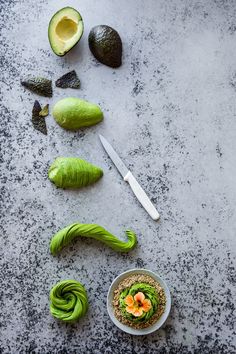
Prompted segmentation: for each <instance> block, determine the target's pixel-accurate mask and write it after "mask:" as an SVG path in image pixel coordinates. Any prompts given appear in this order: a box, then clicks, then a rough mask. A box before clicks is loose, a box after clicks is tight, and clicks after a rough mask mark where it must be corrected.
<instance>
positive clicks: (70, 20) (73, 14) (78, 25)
mask: <svg viewBox="0 0 236 354" xmlns="http://www.w3.org/2000/svg"><path fill="white" fill-rule="evenodd" d="M83 31H84V24H83V20H82V17H81V15H80V13H79V12H78V11H77V10H75V9H73V7H64V8H63V9H61V10H59V11H58V12H56V13H55V14H54V15H53V17H52V18H51V21H50V22H49V26H48V38H49V42H50V45H51V47H52V50H53V52H54V53H55V54H56V55H59V56H63V55H65V54H66V53H67V52H69V50H71V49H72V48H73V47H74V46H75V45H76V44H77V43H78V42H79V40H80V38H81V36H82V34H83Z"/></svg>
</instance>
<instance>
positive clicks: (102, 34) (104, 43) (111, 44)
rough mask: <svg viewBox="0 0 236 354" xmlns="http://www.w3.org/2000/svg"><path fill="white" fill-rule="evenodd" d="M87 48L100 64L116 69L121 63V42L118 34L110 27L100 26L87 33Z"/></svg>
mask: <svg viewBox="0 0 236 354" xmlns="http://www.w3.org/2000/svg"><path fill="white" fill-rule="evenodd" d="M88 42H89V48H90V50H91V52H92V53H93V55H94V56H95V58H96V59H97V60H98V61H100V62H101V63H102V64H105V65H107V66H110V67H112V68H118V67H119V66H121V62H122V42H121V38H120V35H119V33H118V32H117V31H116V30H114V29H113V28H112V27H109V26H106V25H100V26H96V27H93V28H92V29H91V31H90V33H89V38H88Z"/></svg>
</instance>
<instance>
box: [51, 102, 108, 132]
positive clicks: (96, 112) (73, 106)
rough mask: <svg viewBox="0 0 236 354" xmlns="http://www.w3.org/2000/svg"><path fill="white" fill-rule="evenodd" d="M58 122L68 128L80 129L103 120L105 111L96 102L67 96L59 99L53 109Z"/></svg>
mask: <svg viewBox="0 0 236 354" xmlns="http://www.w3.org/2000/svg"><path fill="white" fill-rule="evenodd" d="M52 114H53V117H54V119H55V121H56V122H57V124H59V125H60V126H61V127H62V128H64V129H67V130H74V131H75V130H78V129H80V128H82V127H90V126H91V125H95V124H97V123H99V122H101V121H102V120H103V113H102V111H101V109H100V107H99V106H97V105H96V104H94V103H91V102H88V101H85V100H82V99H79V98H75V97H67V98H63V99H62V100H60V101H58V102H57V103H56V104H55V105H54V107H53V111H52Z"/></svg>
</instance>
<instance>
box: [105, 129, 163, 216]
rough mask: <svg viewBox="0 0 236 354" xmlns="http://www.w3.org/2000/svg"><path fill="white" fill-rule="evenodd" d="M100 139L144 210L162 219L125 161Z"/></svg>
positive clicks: (106, 142)
mask: <svg viewBox="0 0 236 354" xmlns="http://www.w3.org/2000/svg"><path fill="white" fill-rule="evenodd" d="M99 138H100V140H101V143H102V145H103V147H104V149H105V150H106V152H107V154H108V156H109V157H110V159H111V160H112V161H113V163H114V165H115V166H116V168H117V170H118V171H119V172H120V174H121V176H122V177H123V179H124V181H126V182H128V183H129V185H130V187H131V189H132V191H133V192H134V194H135V196H136V198H137V199H138V201H139V202H140V203H141V204H142V206H143V207H144V209H145V210H146V211H147V212H148V214H149V215H150V216H151V217H152V218H153V220H158V219H159V217H160V215H159V213H158V211H157V210H156V208H155V207H154V205H153V204H152V202H151V200H150V199H149V198H148V196H147V194H146V193H145V192H144V190H143V188H142V187H141V186H140V184H139V183H138V181H137V180H136V179H135V177H134V176H133V174H132V173H131V172H130V171H129V170H128V168H127V167H126V166H125V164H124V163H123V161H122V160H121V159H120V157H119V156H118V154H117V153H116V152H115V150H114V149H113V147H112V146H111V145H110V144H109V143H108V141H107V140H106V139H105V138H104V137H103V136H102V135H99Z"/></svg>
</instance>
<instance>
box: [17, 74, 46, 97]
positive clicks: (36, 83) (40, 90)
mask: <svg viewBox="0 0 236 354" xmlns="http://www.w3.org/2000/svg"><path fill="white" fill-rule="evenodd" d="M21 85H22V86H24V87H26V88H27V89H29V90H30V91H32V92H34V93H37V94H38V95H40V96H45V97H52V81H51V80H48V79H45V78H44V77H32V78H30V79H28V80H23V81H21Z"/></svg>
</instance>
